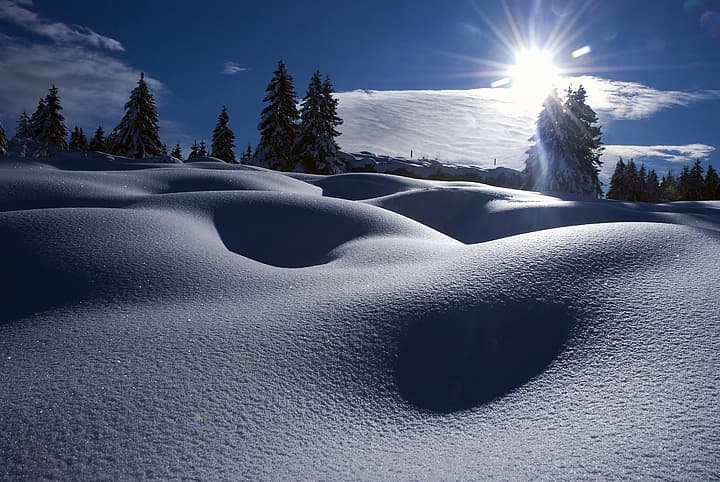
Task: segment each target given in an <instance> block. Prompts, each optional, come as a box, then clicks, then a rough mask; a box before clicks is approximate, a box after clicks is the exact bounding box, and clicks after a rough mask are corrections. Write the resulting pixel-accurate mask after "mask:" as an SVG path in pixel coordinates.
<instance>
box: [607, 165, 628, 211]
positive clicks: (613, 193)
mask: <svg viewBox="0 0 720 482" xmlns="http://www.w3.org/2000/svg"><path fill="white" fill-rule="evenodd" d="M607 198H608V199H617V200H621V201H625V200H627V198H628V189H627V167H626V166H625V162H623V159H622V157H621V158H620V160H619V161H618V163H617V164H615V171H614V172H613V174H612V177H611V178H610V187H609V188H608V192H607Z"/></svg>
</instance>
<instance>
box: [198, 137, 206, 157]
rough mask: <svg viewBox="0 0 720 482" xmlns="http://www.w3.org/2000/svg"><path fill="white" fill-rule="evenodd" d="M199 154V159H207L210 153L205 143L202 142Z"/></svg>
mask: <svg viewBox="0 0 720 482" xmlns="http://www.w3.org/2000/svg"><path fill="white" fill-rule="evenodd" d="M197 154H198V157H207V155H208V151H207V146H206V145H205V141H200V146H199V147H198V151H197Z"/></svg>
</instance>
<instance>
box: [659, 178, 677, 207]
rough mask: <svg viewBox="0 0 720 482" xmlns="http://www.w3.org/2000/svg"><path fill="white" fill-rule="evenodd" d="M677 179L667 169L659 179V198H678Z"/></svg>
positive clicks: (666, 199) (667, 199) (670, 199)
mask: <svg viewBox="0 0 720 482" xmlns="http://www.w3.org/2000/svg"><path fill="white" fill-rule="evenodd" d="M679 197H680V194H679V191H678V180H677V179H676V178H675V176H674V175H673V173H672V172H671V171H668V173H667V174H666V175H664V176H663V178H662V180H661V181H660V200H661V201H675V200H676V199H679Z"/></svg>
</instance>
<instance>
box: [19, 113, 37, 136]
mask: <svg viewBox="0 0 720 482" xmlns="http://www.w3.org/2000/svg"><path fill="white" fill-rule="evenodd" d="M32 137H33V132H32V127H31V121H30V117H29V116H28V114H27V112H25V111H23V113H22V114H20V117H18V120H17V128H16V129H15V138H16V139H32Z"/></svg>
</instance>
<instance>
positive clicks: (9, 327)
mask: <svg viewBox="0 0 720 482" xmlns="http://www.w3.org/2000/svg"><path fill="white" fill-rule="evenodd" d="M359 157H360V159H356V160H357V161H358V162H364V161H362V157H361V156H359ZM392 162H394V163H395V164H393V166H395V165H399V164H402V165H403V166H405V167H406V168H408V169H410V168H409V167H407V166H410V165H411V164H412V163H414V162H415V161H404V162H402V163H400V161H392ZM0 249H1V250H2V251H1V252H2V253H3V276H2V278H1V279H2V286H0V292H1V293H2V294H3V302H2V308H0V374H2V376H1V378H0V379H1V380H2V392H0V433H2V434H3V436H2V437H0V460H2V463H1V464H0V478H5V479H9V480H27V479H32V480H34V479H41V478H60V479H73V480H74V479H83V480H86V479H100V478H102V479H112V480H121V479H141V478H160V479H171V478H181V477H182V478H199V479H237V478H248V479H252V480H256V479H383V480H387V479H480V478H499V479H568V478H572V479H646V478H647V479H649V478H664V479H697V480H708V479H713V478H716V477H717V468H718V460H719V457H720V444H719V442H718V440H719V438H718V434H719V433H720V412H719V411H718V407H720V400H718V398H719V397H718V381H719V377H720V375H719V374H720V325H719V322H720V302H718V293H720V278H719V277H718V276H717V273H718V272H720V202H696V203H672V204H659V205H650V204H633V203H621V202H615V201H604V200H600V201H597V200H591V201H588V200H583V199H579V198H570V197H557V196H548V195H543V194H539V193H532V192H524V191H515V190H510V189H504V188H498V187H492V186H488V185H482V184H476V183H467V182H441V181H426V180H420V179H411V178H407V177H397V176H388V175H385V174H377V173H351V174H342V175H335V176H327V177H326V176H316V175H305V174H282V173H278V172H272V171H268V170H265V169H262V168H257V167H249V166H242V165H230V164H226V163H221V162H216V161H214V160H211V159H201V160H198V161H197V162H193V163H188V164H154V163H137V162H135V161H133V160H129V159H124V158H118V157H113V156H107V155H89V156H88V157H82V156H81V155H79V154H63V155H62V156H57V157H53V158H30V157H27V158H21V157H17V156H6V157H0Z"/></svg>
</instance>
